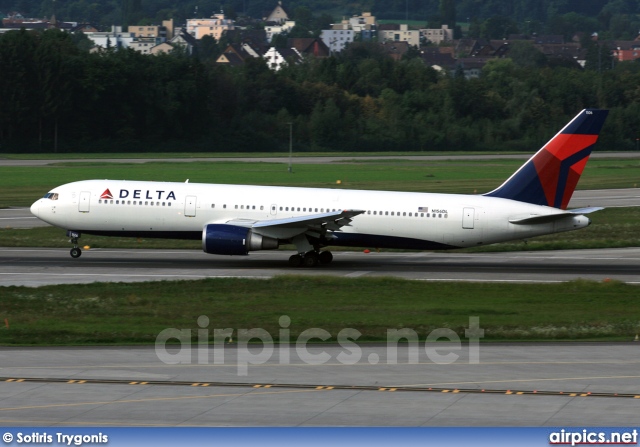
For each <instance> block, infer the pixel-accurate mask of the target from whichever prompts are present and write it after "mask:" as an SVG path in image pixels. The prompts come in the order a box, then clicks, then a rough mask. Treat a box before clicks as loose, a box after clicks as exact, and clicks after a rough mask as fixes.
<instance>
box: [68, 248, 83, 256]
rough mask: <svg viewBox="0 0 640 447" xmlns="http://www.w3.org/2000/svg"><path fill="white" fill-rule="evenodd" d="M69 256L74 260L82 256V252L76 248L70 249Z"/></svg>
mask: <svg viewBox="0 0 640 447" xmlns="http://www.w3.org/2000/svg"><path fill="white" fill-rule="evenodd" d="M69 254H70V255H71V257H72V258H74V259H76V258H79V257H80V256H81V255H82V250H80V249H79V248H78V247H74V248H72V249H71V251H70V252H69Z"/></svg>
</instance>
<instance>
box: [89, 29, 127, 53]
mask: <svg viewBox="0 0 640 447" xmlns="http://www.w3.org/2000/svg"><path fill="white" fill-rule="evenodd" d="M86 36H87V37H88V38H89V39H91V40H92V41H93V43H94V44H95V46H96V49H98V48H128V47H129V45H130V44H131V43H133V42H134V41H135V40H136V38H135V36H134V35H133V34H132V33H128V32H123V31H122V27H121V26H115V25H114V26H112V27H111V31H108V32H98V33H86Z"/></svg>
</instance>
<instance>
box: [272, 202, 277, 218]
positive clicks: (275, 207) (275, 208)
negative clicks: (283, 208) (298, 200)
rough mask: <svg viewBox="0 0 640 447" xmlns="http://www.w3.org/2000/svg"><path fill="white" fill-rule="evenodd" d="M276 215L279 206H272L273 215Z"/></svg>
mask: <svg viewBox="0 0 640 447" xmlns="http://www.w3.org/2000/svg"><path fill="white" fill-rule="evenodd" d="M276 214H278V205H275V204H273V205H271V215H272V216H275V215H276Z"/></svg>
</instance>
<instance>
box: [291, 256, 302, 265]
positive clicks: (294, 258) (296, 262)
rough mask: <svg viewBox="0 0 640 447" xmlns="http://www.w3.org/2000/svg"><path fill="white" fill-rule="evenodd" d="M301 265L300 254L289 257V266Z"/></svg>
mask: <svg viewBox="0 0 640 447" xmlns="http://www.w3.org/2000/svg"><path fill="white" fill-rule="evenodd" d="M301 265H302V256H300V255H292V256H291V257H290V258H289V266H291V267H300V266H301Z"/></svg>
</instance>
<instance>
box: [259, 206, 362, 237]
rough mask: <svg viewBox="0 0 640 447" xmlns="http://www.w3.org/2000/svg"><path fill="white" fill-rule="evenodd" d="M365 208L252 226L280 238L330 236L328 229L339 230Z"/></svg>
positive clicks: (266, 222) (263, 233) (276, 220)
mask: <svg viewBox="0 0 640 447" xmlns="http://www.w3.org/2000/svg"><path fill="white" fill-rule="evenodd" d="M364 212H365V211H364V210H340V211H331V212H328V213H322V214H312V215H309V216H298V217H288V218H285V219H274V220H260V221H257V222H255V223H254V224H253V225H252V226H251V228H253V231H254V232H256V233H258V234H261V235H263V236H269V237H275V238H278V239H289V238H292V237H294V236H297V235H299V234H307V235H309V236H311V237H315V238H321V237H330V235H327V232H328V231H339V230H340V229H341V228H342V227H344V226H348V225H350V224H351V221H352V219H353V217H355V216H357V215H359V214H362V213H364Z"/></svg>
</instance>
